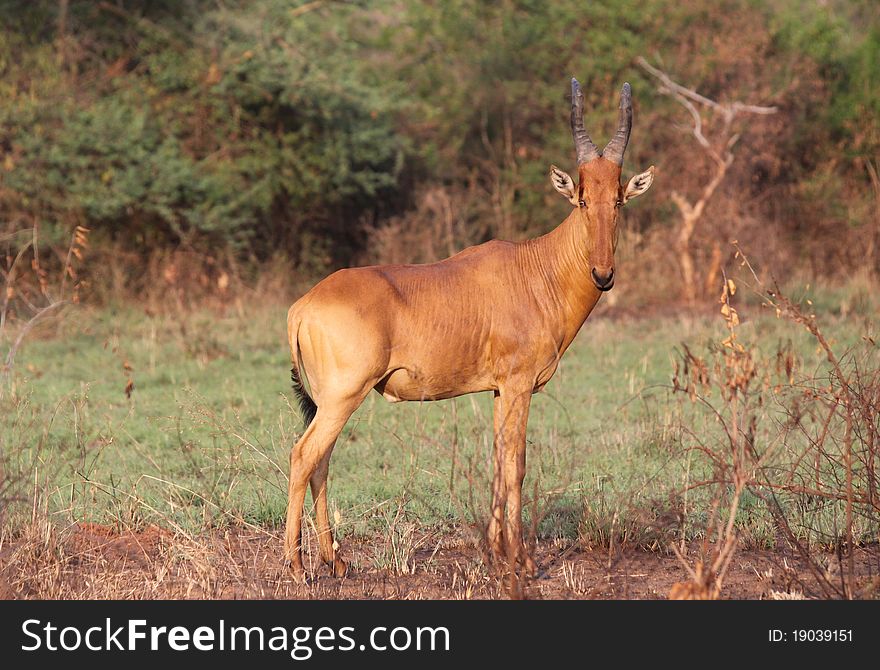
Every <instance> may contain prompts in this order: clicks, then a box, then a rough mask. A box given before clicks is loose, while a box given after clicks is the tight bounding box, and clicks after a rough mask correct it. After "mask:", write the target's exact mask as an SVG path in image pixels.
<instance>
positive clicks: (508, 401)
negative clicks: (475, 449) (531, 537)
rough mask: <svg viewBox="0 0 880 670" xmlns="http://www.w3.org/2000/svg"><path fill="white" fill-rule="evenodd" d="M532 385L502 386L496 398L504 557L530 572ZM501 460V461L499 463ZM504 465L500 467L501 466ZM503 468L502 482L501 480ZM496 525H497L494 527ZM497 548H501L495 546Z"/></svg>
mask: <svg viewBox="0 0 880 670" xmlns="http://www.w3.org/2000/svg"><path fill="white" fill-rule="evenodd" d="M531 399H532V389H531V387H527V390H505V389H501V391H500V393H499V395H498V396H497V398H496V402H495V430H496V432H495V444H496V477H495V479H496V483H495V486H496V490H501V491H502V495H503V498H504V502H503V503H502V506H506V511H507V515H506V519H505V523H504V533H503V535H504V554H503V555H504V557H505V558H506V562H507V564H508V565H509V566H510V567H511V568H515V567H516V565H517V564H521V565H522V566H523V567H525V569H526V572H528V573H529V574H534V573H535V570H536V568H535V562H534V560H533V559H532V557H531V556H530V555H529V552H528V551H527V550H526V547H525V545H524V543H523V532H522V483H523V479H524V478H525V468H526V425H527V423H528V418H529V405H530V403H531ZM499 461H500V463H499ZM499 465H500V466H501V467H500V468H499V467H498V466H499ZM499 471H500V472H501V476H502V483H500V485H499V482H498V473H499ZM499 502H500V501H499V500H494V501H493V510H492V512H493V515H492V521H491V522H490V528H489V532H490V535H489V537H490V542H491V541H492V537H493V535H492V533H493V531H494V532H495V533H496V537H497V525H498V524H499V520H498V519H497V518H496V516H495V515H496V512H497V510H498V509H499ZM493 525H494V526H495V527H494V528H493ZM493 550H495V551H496V555H497V553H498V552H497V550H496V548H495V547H493Z"/></svg>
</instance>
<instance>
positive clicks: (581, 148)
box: [571, 77, 599, 165]
mask: <svg viewBox="0 0 880 670" xmlns="http://www.w3.org/2000/svg"><path fill="white" fill-rule="evenodd" d="M571 135H572V137H574V148H575V151H577V162H578V165H582V164H583V163H589V162H590V161H591V160H593V159H594V158H598V157H599V149H597V148H596V145H595V144H593V140H591V139H590V136H589V135H587V131H586V130H585V129H584V94H583V91H581V85H580V84H579V83H578V80H577V79H575V78H574V77H572V78H571Z"/></svg>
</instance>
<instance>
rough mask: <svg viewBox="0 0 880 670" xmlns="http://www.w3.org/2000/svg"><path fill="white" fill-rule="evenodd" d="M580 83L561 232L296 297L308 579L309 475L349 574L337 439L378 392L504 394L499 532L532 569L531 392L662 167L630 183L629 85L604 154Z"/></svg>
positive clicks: (507, 551) (291, 334) (570, 334)
mask: <svg viewBox="0 0 880 670" xmlns="http://www.w3.org/2000/svg"><path fill="white" fill-rule="evenodd" d="M571 91H572V109H571V130H572V136H573V139H574V143H575V149H576V155H577V162H578V166H577V167H578V171H577V175H578V183H577V184H575V183H574V180H573V179H572V178H571V177H570V176H569V175H568V174H567V173H566V172H563V171H562V170H560V169H559V168H557V167H555V166H552V167H551V169H550V181H551V183H552V184H553V186H554V188H556V190H557V191H559V192H560V193H562V194H563V195H564V196H565V197H566V198H567V199H568V201H569V202H570V203H571V204H572V205H573V209H572V211H571V214H570V215H569V216H568V217H567V218H566V219H565V221H563V222H562V223H561V224H560V225H559V226H557V227H556V228H555V229H554V230H552V231H551V232H549V233H547V234H546V235H544V236H542V237H539V238H537V239H533V240H527V241H525V242H501V241H498V240H493V241H491V242H487V243H485V244H481V245H479V246H475V247H470V248H468V249H465V250H464V251H462V252H460V253H458V254H456V255H455V256H452V257H451V258H447V259H446V260H443V261H440V262H438V263H430V264H427V265H383V266H373V267H363V268H350V269H345V270H340V271H338V272H335V273H333V274H332V275H330V276H329V277H327V278H326V279H324V280H323V281H321V282H319V283H318V284H317V285H316V286H315V287H314V288H312V289H311V290H310V291H309V292H308V293H306V294H305V295H304V296H303V297H302V298H300V299H299V300H297V301H296V303H294V305H293V306H292V307H291V308H290V311H289V312H288V315H287V332H288V339H289V343H290V352H291V360H292V362H293V369H292V373H293V385H294V392H295V394H296V396H297V399H298V401H299V403H300V407H301V409H302V411H303V414H304V415H305V418H306V429H305V432H304V433H303V435H302V437H301V438H300V439H299V441H298V442H297V443H296V445H295V446H294V447H293V449H292V450H291V454H290V485H289V488H288V505H287V529H286V532H285V554H286V556H287V559H288V560H289V562H290V567H291V570H292V571H293V573H294V575H295V576H296V577H297V578H299V579H302V578H304V577H305V571H304V569H303V562H302V551H301V531H302V513H303V503H304V501H305V494H306V487H307V486H311V490H312V496H313V497H314V499H315V509H316V517H317V519H316V521H317V523H316V527H317V531H318V544H319V547H320V552H321V558H322V559H323V560H324V561H325V562H327V563H329V564H330V565H331V566H332V567H333V572H334V574H336V575H342V574H344V573H345V570H346V565H345V563H344V561H343V560H342V559H341V558H340V556H339V552H338V547H337V545H336V544H335V543H334V542H333V535H332V533H331V530H330V521H329V516H328V512H327V474H328V471H329V466H330V454H331V453H332V451H333V446H334V444H335V443H336V438H337V437H338V436H339V433H340V432H341V431H342V428H343V426H344V425H345V423H346V421H347V420H348V418H349V417H350V416H351V414H352V413H353V412H354V411H355V410H356V409H357V408H358V406H359V405H360V404H361V402H363V400H364V398H365V397H366V396H367V394H368V393H369V392H370V391H371V390H376V391H377V392H379V393H380V394H381V395H382V396H383V397H385V398H386V399H387V400H389V401H391V402H398V401H403V400H411V401H423V400H441V399H444V398H453V397H455V396H459V395H463V394H466V393H477V392H481V391H491V392H492V393H493V395H494V398H495V400H494V403H495V404H494V417H495V426H494V430H495V443H494V477H493V483H492V518H491V519H490V521H489V525H488V532H487V536H488V541H489V545H490V548H491V550H492V552H493V554H494V555H495V556H496V557H498V559H499V560H501V562H502V563H504V564H506V565H509V566H517V565H523V566H524V567H525V568H526V569H527V570H529V571H533V570H534V567H535V566H534V562H533V561H532V560H531V557H530V556H529V554H528V552H527V551H526V550H525V547H524V545H523V542H522V482H523V478H524V476H525V458H526V423H527V420H528V414H529V405H530V403H531V397H532V394H533V393H536V392H538V391H540V390H541V389H542V388H543V387H544V385H545V384H547V382H548V381H549V380H550V378H551V377H552V376H553V374H554V372H555V371H556V368H557V366H558V365H559V360H560V358H561V357H562V354H563V353H564V352H565V350H566V349H567V348H568V346H569V345H570V344H571V342H572V340H573V339H574V337H575V335H576V334H577V333H578V331H579V330H580V328H581V326H582V325H583V323H584V321H585V320H586V319H587V317H588V316H589V314H590V312H591V311H592V309H593V307H594V306H595V305H596V302H597V301H598V300H599V298H600V296H601V295H602V293H603V292H604V291H608V290H610V289H611V288H612V286H613V285H614V280H615V272H614V249H615V246H616V244H617V221H618V214H619V211H620V208H621V207H622V206H623V205H624V204H625V203H626V202H627V201H628V200H630V199H631V198H634V197H636V196H638V195H641V194H642V193H644V192H645V191H647V190H648V188H649V187H650V186H651V183H652V182H653V179H654V168H653V167H651V168H649V169H648V171H647V172H643V173H641V174H638V175H636V176H635V177H633V178H632V179H630V180H629V182H627V184H626V186H623V185H622V184H621V181H620V177H621V166H622V165H623V156H624V152H625V151H626V147H627V144H628V142H629V136H630V130H631V127H632V99H631V92H630V87H629V84H624V86H623V90H622V91H621V94H620V114H619V117H618V126H617V130H616V131H615V133H614V136H613V137H612V139H611V141H610V142H609V143H608V144H607V145H606V147H605V149H604V150H603V151H599V149H598V148H597V147H596V145H595V144H593V141H592V140H591V139H590V136H589V135H588V134H587V131H586V129H585V128H584V124H583V100H584V98H583V93H582V92H581V89H580V85H579V84H578V82H577V80H576V79H572V81H571ZM305 380H307V381H308V386H309V392H308V393H306V390H305V387H304V385H303V381H305Z"/></svg>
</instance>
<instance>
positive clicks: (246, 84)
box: [0, 0, 880, 271]
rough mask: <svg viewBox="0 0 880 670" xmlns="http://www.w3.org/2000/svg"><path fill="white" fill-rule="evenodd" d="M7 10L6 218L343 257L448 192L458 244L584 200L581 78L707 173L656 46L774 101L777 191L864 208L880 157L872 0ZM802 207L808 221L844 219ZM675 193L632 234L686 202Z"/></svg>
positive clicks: (599, 100) (264, 0)
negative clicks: (561, 169) (645, 70)
mask: <svg viewBox="0 0 880 670" xmlns="http://www.w3.org/2000/svg"><path fill="white" fill-rule="evenodd" d="M64 6H67V7H68V9H67V13H66V14H65V15H64V16H60V15H59V12H60V11H61V8H62V7H64ZM0 25H2V26H3V27H2V29H0V99H2V100H3V104H2V105H0V223H2V225H4V226H7V225H13V226H14V225H16V224H15V223H14V222H16V221H21V220H22V219H39V220H40V221H41V223H42V224H43V229H44V230H46V229H47V228H51V227H52V226H55V227H57V228H59V229H63V230H69V229H70V228H71V227H72V226H73V225H75V224H84V225H87V226H88V227H90V228H93V229H95V230H96V231H97V233H96V239H100V238H101V237H102V236H103V237H105V238H114V239H117V240H121V241H124V242H125V243H126V244H129V245H130V246H131V247H132V248H134V249H137V250H140V251H141V252H148V251H150V250H152V249H153V248H156V247H160V248H167V247H174V246H178V245H183V246H186V247H197V248H201V249H203V250H205V249H207V250H213V251H214V252H218V253H219V252H220V250H223V249H234V250H236V251H237V252H239V255H240V256H242V257H244V256H251V255H253V256H254V257H256V258H264V257H266V256H267V255H269V254H271V253H273V252H275V251H278V250H282V251H285V252H287V253H288V255H290V256H291V257H292V258H296V259H300V263H301V264H302V265H303V266H307V267H308V269H309V270H314V271H323V270H325V269H326V268H325V267H324V266H326V265H338V264H345V263H350V262H353V261H355V260H357V258H358V254H360V253H361V252H362V251H363V248H364V245H365V243H366V232H365V231H366V229H367V228H369V227H376V226H381V225H383V224H384V223H385V222H387V221H388V220H389V218H390V217H394V216H397V215H400V214H401V213H405V212H406V211H407V210H408V209H410V208H412V206H413V205H414V204H416V201H417V199H418V197H419V194H420V193H422V192H423V191H424V190H425V189H426V188H432V187H442V188H445V189H447V190H449V191H450V192H453V193H456V192H458V193H464V192H467V193H468V196H467V197H466V198H465V197H463V198H462V201H463V202H464V204H463V205H462V207H463V211H462V212H461V213H460V218H461V219H462V220H463V221H464V222H465V224H464V225H467V226H472V227H473V230H472V231H469V233H468V234H467V235H462V236H461V237H462V239H463V240H473V239H479V238H480V237H485V236H490V235H502V236H513V237H521V236H524V235H527V234H534V233H538V232H542V231H544V230H547V229H548V228H549V227H551V226H552V225H554V224H555V223H556V222H557V221H558V220H559V216H561V215H563V214H564V212H565V207H564V203H561V202H559V201H558V198H555V197H554V196H553V195H552V194H551V193H550V192H549V191H548V189H547V188H546V183H545V180H546V170H547V165H548V164H549V163H551V162H555V163H558V164H560V165H565V164H566V163H570V160H571V156H572V149H571V140H570V136H569V131H568V124H567V118H568V111H567V99H566V96H567V82H568V78H569V77H570V76H571V75H577V76H578V78H579V79H580V80H581V82H582V83H583V85H584V89H585V91H586V94H587V105H586V109H587V119H586V122H587V127H588V128H589V129H590V132H591V134H592V135H593V137H594V139H595V141H596V142H597V143H598V144H600V145H602V144H603V143H604V142H606V141H607V139H608V136H609V135H610V132H611V130H612V127H613V124H614V122H615V116H616V115H615V110H616V107H617V92H618V90H619V85H620V83H621V81H623V80H624V79H628V80H630V81H632V82H633V83H634V85H635V87H636V90H637V95H636V115H637V119H638V122H637V127H636V132H635V133H634V135H633V138H632V142H631V145H630V149H629V153H628V158H627V161H628V163H627V169H628V170H629V169H636V168H643V167H646V166H647V164H650V163H655V164H657V165H658V166H660V167H661V169H662V166H663V165H664V164H666V165H667V166H669V168H670V169H671V170H673V171H675V172H676V174H677V175H678V176H685V177H686V176H687V174H686V173H683V172H682V171H683V170H691V171H697V170H699V169H700V166H699V164H695V163H693V161H691V162H689V163H688V165H684V166H682V165H680V164H679V163H677V162H676V160H677V157H679V156H680V155H681V153H682V152H681V148H682V146H688V142H690V139H689V138H688V137H687V136H686V135H685V136H683V135H682V133H681V132H680V130H678V129H676V128H675V127H674V126H673V125H672V124H671V123H670V119H673V118H676V119H677V118H680V115H681V111H682V110H680V109H678V108H677V107H676V106H675V105H676V103H675V102H674V101H671V100H669V99H668V98H666V97H664V96H660V95H658V94H657V93H656V92H655V82H653V81H649V80H648V79H645V77H644V75H643V74H642V73H641V71H640V70H639V69H638V68H637V67H635V65H634V61H635V58H636V57H637V56H639V55H644V56H646V57H648V58H649V59H650V60H652V62H655V63H658V64H661V65H662V66H664V67H666V68H668V69H669V70H670V72H672V73H674V74H677V75H679V76H681V77H682V78H683V80H684V81H686V82H687V83H688V84H690V85H693V86H696V87H698V88H699V89H700V90H702V91H704V92H706V93H707V94H709V95H715V96H720V97H729V96H734V97H742V98H744V99H750V100H751V98H752V96H753V95H760V96H763V97H764V99H761V100H758V101H760V102H764V101H766V98H767V96H770V95H776V96H778V99H777V100H775V102H778V103H780V104H781V105H782V107H783V109H784V112H785V114H786V115H787V119H788V121H789V125H788V126H787V128H786V130H785V132H783V133H780V134H778V135H777V136H776V137H774V142H775V144H774V146H775V147H776V148H775V151H776V152H777V154H776V156H777V157H778V161H779V162H781V163H785V164H786V165H787V166H788V169H785V170H782V169H780V170H777V171H776V172H775V173H774V174H775V177H774V179H775V181H771V182H762V183H766V186H767V188H768V189H770V188H772V187H774V186H775V185H781V186H786V185H791V184H794V183H800V182H801V181H804V182H812V183H814V184H815V183H826V182H827V183H832V182H833V183H840V184H852V185H853V186H852V187H848V188H841V189H837V190H834V191H828V192H824V193H822V194H821V195H822V197H824V198H825V199H826V200H833V201H835V202H838V203H845V202H852V201H853V199H854V198H856V199H858V198H864V197H865V196H864V195H862V193H863V192H864V191H865V190H866V189H865V186H866V185H867V183H868V182H867V179H868V176H867V172H866V170H865V169H864V164H865V161H868V160H870V161H874V162H876V157H877V154H878V150H880V121H878V119H880V95H878V82H880V69H878V68H880V65H878V63H880V17H878V9H877V5H876V3H874V2H871V0H860V1H859V2H843V1H842V0H840V1H838V2H829V3H822V4H821V5H817V4H816V3H813V2H804V1H803V0H780V1H779V2H776V3H772V4H771V5H766V4H764V3H756V2H753V1H752V0H726V1H725V2H723V3H721V4H719V3H717V2H710V1H709V0H699V1H698V2H694V3H688V4H687V6H679V3H673V2H669V1H668V0H625V1H622V2H616V3H584V2H578V1H575V0H560V1H559V2H554V3H544V2H535V1H533V0H505V1H504V2H487V1H485V0H454V1H452V2H442V3H402V2H399V1H398V0H376V1H374V2H359V3H337V2H326V3H319V4H315V3H303V2H290V1H288V0H258V1H255V2H244V1H243V0H236V1H233V2H224V3H217V2H214V1H213V0H191V1H190V2H186V3H176V2H165V1H163V2H142V1H137V0H124V1H120V2H115V3H92V2H85V1H77V0H72V1H71V2H70V3H68V4H67V5H65V4H64V3H58V2H54V1H50V0H39V1H36V2H23V1H18V2H7V3H3V5H2V7H0ZM736 35H740V37H741V39H740V38H737V37H736ZM740 43H741V44H740ZM676 114H677V115H678V116H675V115H676ZM745 144H746V142H743V143H742V145H743V146H744V145H745ZM841 155H842V156H843V157H844V158H845V160H844V161H843V162H841V161H840V160H839V157H840V156H841ZM829 166H830V167H829ZM762 169H763V168H762ZM828 170H831V171H832V172H833V173H834V179H828V178H827V176H826V175H825V173H826V172H828ZM790 191H791V189H789V192H790ZM807 191H810V189H807ZM810 192H812V193H815V189H813V190H812V191H810ZM804 197H805V198H806V199H805V201H804V203H803V206H801V207H800V208H799V205H797V204H796V203H795V204H793V205H789V207H790V208H791V212H792V213H791V218H793V219H800V220H803V218H804V217H805V216H808V212H809V211H817V212H818V211H824V208H825V205H824V204H822V205H821V206H819V204H818V201H817V200H815V199H814V198H815V196H812V195H809V194H808V195H807V196H804ZM811 198H813V199H812V200H811ZM659 205H660V204H659V203H658V208H657V209H656V210H655V211H654V212H653V213H648V212H647V210H646V209H645V208H642V209H637V210H635V211H636V212H637V213H636V214H635V215H634V216H633V219H634V223H633V226H634V227H635V228H638V229H640V230H645V229H647V228H650V227H651V226H654V225H655V224H656V223H658V222H660V223H662V221H661V219H662V218H664V217H665V218H668V217H669V216H674V210H673V209H670V208H666V209H665V210H664V209H663V208H662V207H660V206H659ZM855 209H858V211H865V212H866V211H869V208H868V207H867V206H865V207H861V208H858V207H856V208H855ZM762 214H763V213H762ZM477 221H479V222H480V223H479V224H477V223H476V222H477Z"/></svg>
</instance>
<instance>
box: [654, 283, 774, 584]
mask: <svg viewBox="0 0 880 670" xmlns="http://www.w3.org/2000/svg"><path fill="white" fill-rule="evenodd" d="M735 294H736V284H735V283H734V282H733V280H732V279H728V278H727V277H726V275H725V277H724V286H723V288H722V291H721V296H720V298H719V303H720V305H721V307H720V312H721V316H722V318H723V319H724V322H725V326H726V328H727V332H728V334H727V337H726V338H725V339H724V340H723V341H722V342H721V346H720V348H719V349H717V351H716V352H715V359H714V363H713V364H712V365H711V366H710V364H709V363H708V362H707V361H705V360H703V359H701V358H699V357H697V356H696V355H694V354H693V353H692V352H691V351H690V350H689V349H688V348H687V347H685V348H684V354H683V356H682V358H683V365H682V366H679V364H678V363H677V362H676V364H675V373H674V376H673V390H674V391H676V392H683V393H686V394H687V395H688V397H689V398H690V399H691V401H692V402H699V403H701V404H702V405H704V406H705V407H707V408H709V410H710V412H711V413H712V414H713V415H714V417H715V419H716V420H717V421H718V423H719V424H720V425H721V427H722V435H723V437H722V438H721V440H720V442H719V443H712V442H709V441H708V440H706V439H705V438H704V437H702V436H699V435H697V434H696V432H695V431H693V430H690V431H687V432H688V433H689V434H690V436H691V438H692V439H693V441H694V446H693V447H691V449H694V450H696V451H698V452H700V453H702V454H703V455H705V456H708V457H709V459H710V461H711V463H712V466H713V471H714V474H713V477H712V478H711V479H710V480H707V481H703V482H698V483H696V484H692V485H690V486H688V487H687V489H686V490H688V489H691V488H696V487H701V486H707V485H714V486H715V495H714V497H713V500H712V505H711V508H710V514H709V520H708V522H707V524H706V533H705V535H704V539H703V542H702V546H701V549H700V554H701V558H699V559H698V560H697V561H696V563H695V565H694V567H691V565H690V564H689V563H688V561H687V559H686V558H685V555H684V553H685V552H684V549H685V547H684V544H683V542H682V547H678V546H676V545H675V544H674V543H672V544H671V547H672V550H673V551H674V552H675V555H676V556H677V557H678V559H679V561H680V562H681V564H682V565H683V566H684V567H685V569H686V570H687V572H688V574H689V576H690V578H691V581H690V582H686V583H679V584H676V585H674V586H673V587H672V589H671V591H670V593H669V597H670V599H688V600H692V599H700V600H710V599H711V600H714V599H717V598H719V597H720V595H721V589H722V586H723V584H724V577H725V575H726V574H727V570H728V568H729V567H730V561H731V559H732V558H733V555H734V552H735V551H736V547H737V541H738V540H737V533H736V528H735V525H734V522H735V519H736V514H737V510H738V509H739V505H740V500H741V498H742V494H743V491H744V490H745V488H746V487H747V486H748V485H749V483H750V482H752V481H754V473H755V472H756V470H758V469H760V468H761V467H762V466H763V464H764V463H765V462H766V461H767V459H768V458H769V456H770V454H771V453H772V449H766V450H765V451H764V453H763V454H761V455H760V456H759V455H758V454H757V452H756V450H755V448H754V440H755V434H756V427H757V420H758V417H757V412H756V408H757V406H758V405H760V392H758V393H755V392H753V388H752V387H753V385H756V384H757V385H758V386H763V387H764V388H767V387H768V386H769V379H768V377H767V376H766V374H760V375H759V372H760V369H761V366H760V364H759V363H758V362H757V361H756V358H755V354H754V352H753V351H751V350H750V349H748V348H746V347H745V346H744V345H743V344H742V343H741V342H740V341H739V339H738V334H737V328H738V326H739V323H740V320H739V313H738V312H737V310H736V308H735V307H734V306H733V305H732V304H731V298H732V297H733V296H734V295H735ZM712 389H714V390H717V391H718V392H719V395H720V398H721V404H720V406H719V407H715V406H714V405H713V404H712V403H711V402H710V401H709V400H708V398H707V396H708V393H709V392H711V390H712ZM703 394H705V395H703ZM725 499H727V505H726V510H725V512H724V513H721V511H720V510H721V509H722V502H723V501H724V500H725Z"/></svg>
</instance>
